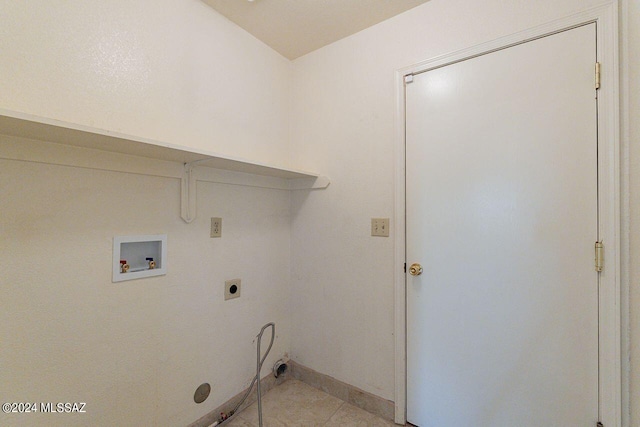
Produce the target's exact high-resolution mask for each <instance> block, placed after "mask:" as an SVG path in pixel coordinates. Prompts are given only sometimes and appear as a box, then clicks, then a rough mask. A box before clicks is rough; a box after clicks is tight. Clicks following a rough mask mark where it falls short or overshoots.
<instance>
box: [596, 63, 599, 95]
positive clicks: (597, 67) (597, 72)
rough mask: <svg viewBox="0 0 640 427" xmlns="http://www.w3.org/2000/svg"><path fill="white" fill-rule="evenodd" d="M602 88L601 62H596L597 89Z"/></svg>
mask: <svg viewBox="0 0 640 427" xmlns="http://www.w3.org/2000/svg"><path fill="white" fill-rule="evenodd" d="M597 89H600V63H599V62H596V90H597Z"/></svg>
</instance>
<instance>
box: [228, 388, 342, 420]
mask: <svg viewBox="0 0 640 427" xmlns="http://www.w3.org/2000/svg"><path fill="white" fill-rule="evenodd" d="M343 404H344V402H343V401H342V400H340V399H338V398H335V397H333V396H331V395H329V394H327V393H324V392H322V391H320V390H317V389H315V388H313V387H311V386H308V385H307V384H304V383H302V382H300V381H297V380H289V381H287V382H285V383H284V384H282V385H280V386H278V387H276V388H274V389H273V390H271V391H269V393H267V394H265V395H264V396H263V397H262V420H263V422H264V425H265V426H267V427H282V426H286V427H293V426H305V427H306V426H322V425H324V424H325V423H326V422H327V421H328V420H329V419H330V418H331V416H332V415H333V414H334V413H335V412H336V411H337V410H338V408H340V407H341V406H342V405H343ZM238 416H239V417H241V418H242V419H244V420H245V421H248V422H250V423H253V424H254V425H258V403H257V402H256V403H253V404H252V405H251V406H249V407H248V408H247V409H245V410H244V411H242V412H241V413H240V414H238Z"/></svg>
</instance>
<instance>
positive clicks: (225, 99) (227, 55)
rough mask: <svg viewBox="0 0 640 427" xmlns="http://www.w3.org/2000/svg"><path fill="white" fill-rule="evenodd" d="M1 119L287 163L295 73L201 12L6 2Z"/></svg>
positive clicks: (186, 4)
mask: <svg viewBox="0 0 640 427" xmlns="http://www.w3.org/2000/svg"><path fill="white" fill-rule="evenodd" d="M0 52H1V54H2V61H0V93H2V97H1V98H0V108H7V109H10V110H15V111H22V112H26V113H30V114H35V115H39V116H45V117H50V118H55V119H60V120H64V121H68V122H72V123H78V124H83V125H88V126H93V127H96V128H101V129H108V130H111V131H118V132H122V133H125V134H130V135H136V136H141V137H146V138H151V139H156V140H161V141H166V142H171V143H175V144H178V145H185V146H190V147H197V148H202V149H208V150H212V151H220V152H223V153H225V154H229V155H236V156H240V157H245V158H248V159H252V160H261V161H265V162H272V163H275V164H281V165H285V166H286V164H287V163H288V115H287V114H288V111H289V80H290V72H291V64H290V62H289V61H288V60H286V59H285V58H284V57H282V56H280V55H279V54H277V53H276V52H274V51H273V50H271V49H270V48H268V47H267V46H265V45H264V44H262V43H261V42H259V41H257V40H256V39H255V38H254V37H253V36H251V35H250V34H248V33H246V32H245V31H243V30H241V29H240V28H239V27H237V26H236V25H235V24H233V23H231V22H230V21H228V20H227V19H226V18H224V17H222V16H221V15H219V14H218V13H216V12H215V11H214V10H213V9H211V8H210V7H208V6H207V5H205V4H204V3H203V2H201V1H199V0H183V1H180V0H154V1H152V0H141V1H134V2H132V1H127V0H113V1H108V2H104V1H97V0H88V1H80V2H69V1H65V0H51V1H50V0H34V1H28V2H21V1H13V0H0Z"/></svg>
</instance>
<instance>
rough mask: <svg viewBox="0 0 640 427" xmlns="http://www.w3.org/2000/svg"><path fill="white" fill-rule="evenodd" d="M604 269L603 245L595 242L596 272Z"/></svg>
mask: <svg viewBox="0 0 640 427" xmlns="http://www.w3.org/2000/svg"><path fill="white" fill-rule="evenodd" d="M603 268H604V245H603V244H602V242H596V271H598V272H600V271H602V269H603Z"/></svg>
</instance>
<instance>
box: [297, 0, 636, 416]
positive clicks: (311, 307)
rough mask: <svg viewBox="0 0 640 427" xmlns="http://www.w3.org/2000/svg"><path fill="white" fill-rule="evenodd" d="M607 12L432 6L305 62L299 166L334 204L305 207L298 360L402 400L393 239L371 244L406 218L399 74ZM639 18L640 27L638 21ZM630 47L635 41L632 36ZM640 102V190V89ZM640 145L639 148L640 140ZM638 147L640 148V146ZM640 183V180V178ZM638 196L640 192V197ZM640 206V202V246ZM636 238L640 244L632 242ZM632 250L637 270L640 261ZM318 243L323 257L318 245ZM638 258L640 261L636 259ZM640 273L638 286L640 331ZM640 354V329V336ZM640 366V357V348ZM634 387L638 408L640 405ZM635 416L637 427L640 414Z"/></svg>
mask: <svg viewBox="0 0 640 427" xmlns="http://www.w3.org/2000/svg"><path fill="white" fill-rule="evenodd" d="M629 3H635V4H634V5H630V9H631V10H630V12H629V16H630V23H629V27H630V28H631V27H634V26H635V28H633V29H632V30H630V35H629V38H630V39H631V43H630V47H629V50H630V51H631V53H632V61H634V62H633V63H632V64H631V68H630V75H631V76H637V75H638V73H639V72H640V68H639V67H638V62H637V61H638V51H639V50H640V49H639V48H638V43H640V38H639V37H638V25H637V20H638V13H637V12H638V11H637V9H638V4H637V2H629ZM599 4H602V2H601V1H598V0H594V1H578V0H563V1H551V0H548V1H542V2H527V1H513V2H503V1H499V0H486V1H482V2H469V1H466V0H447V1H444V0H431V1H430V2H428V3H426V4H424V5H422V6H419V7H417V8H415V9H413V10H411V11H409V12H407V13H405V14H403V15H400V16H398V17H396V18H394V19H391V20H388V21H386V22H383V23H381V24H379V25H377V26H375V27H372V28H370V29H367V30H365V31H362V32H360V33H358V34H356V35H354V36H352V37H349V38H346V39H344V40H341V41H339V42H337V43H334V44H332V45H330V46H327V47H325V48H323V49H320V50H318V51H316V52H312V53H310V54H308V55H306V56H304V57H302V58H299V59H298V60H296V61H294V65H295V68H294V89H293V116H292V118H293V120H292V129H293V132H292V158H293V160H292V161H293V162H294V163H296V164H298V165H299V166H300V167H303V168H309V169H315V170H321V171H323V173H326V174H327V175H328V176H330V177H331V179H332V184H331V186H330V187H329V188H328V189H327V190H326V191H323V192H314V193H311V194H310V195H306V194H301V195H295V194H294V196H293V206H294V218H293V236H292V251H293V252H292V253H293V257H292V271H293V273H292V281H293V284H292V286H293V288H292V289H293V299H294V300H295V301H296V302H297V304H296V305H294V306H293V323H292V325H293V335H292V357H293V358H294V359H295V360H296V361H298V362H299V363H302V364H304V365H306V366H309V367H311V368H313V369H316V370H318V371H321V372H324V373H326V374H329V375H332V376H334V377H336V378H338V379H340V380H342V381H345V382H347V383H351V384H355V385H357V386H358V387H360V388H363V389H364V390H367V391H369V392H371V393H374V394H377V395H380V396H382V397H385V398H387V399H393V398H394V372H393V363H394V353H393V352H394V336H393V307H394V293H393V281H394V267H395V268H397V266H394V265H393V254H394V252H393V251H394V249H393V242H392V239H380V238H371V237H370V236H369V219H370V218H371V217H390V218H392V221H393V218H394V187H393V182H394V144H395V143H396V133H395V128H394V118H395V116H394V114H395V111H396V110H395V109H396V98H395V96H396V94H395V86H394V85H395V80H394V72H395V71H396V70H398V69H400V68H402V67H406V66H409V65H412V64H415V63H417V62H420V61H423V60H426V59H429V58H433V57H436V56H438V55H443V54H447V53H450V52H453V51H456V50H460V49H463V48H467V47H471V46H475V45H478V44H480V43H482V42H486V41H489V40H493V39H496V38H499V37H501V36H505V35H509V34H513V33H515V32H518V31H521V30H524V29H527V28H531V27H533V26H536V25H540V24H543V23H546V22H549V21H552V20H554V19H559V18H562V17H565V16H568V15H570V14H574V13H577V12H579V11H581V10H585V9H587V8H590V7H593V6H596V5H599ZM632 15H633V16H632ZM625 37H626V35H625ZM632 79H633V80H634V81H633V82H632V85H633V86H634V88H635V90H634V89H633V88H632V90H631V92H632V93H633V94H634V95H633V96H632V99H631V104H632V105H631V109H630V116H631V118H632V119H631V120H632V121H633V122H632V142H631V145H632V163H633V164H632V169H631V174H632V179H633V181H632V189H631V192H632V194H633V192H634V188H635V187H637V186H638V185H639V184H640V181H638V179H637V177H635V176H636V175H638V174H640V163H638V160H637V157H638V156H639V155H640V153H637V152H636V149H637V147H636V146H637V137H638V123H637V119H636V118H637V116H638V114H639V113H640V110H639V109H638V99H637V94H638V93H639V92H640V91H638V88H637V85H638V79H635V78H632ZM634 135H635V136H634ZM633 141H635V142H636V144H635V146H634V143H633ZM634 177H635V178H634ZM636 193H638V191H636ZM638 210H640V199H638V197H637V195H632V213H633V215H635V216H634V218H635V219H636V221H634V222H633V223H632V227H633V230H635V231H636V232H635V236H638V235H639V233H638V230H637V227H638V225H637V222H638V221H637V218H638V217H637V215H638V214H637V211H638ZM632 234H634V233H632ZM636 239H637V238H636V237H634V240H633V242H632V254H631V259H632V262H633V260H634V259H637V252H638V250H640V247H639V246H638V245H639V243H640V242H639V241H637V240H636ZM310 241H313V242H314V243H313V245H310V244H308V242H310ZM634 254H635V257H634ZM638 268H639V267H638V265H637V262H636V263H633V265H632V270H633V277H632V281H631V286H632V293H633V299H632V300H631V305H632V317H633V321H632V325H638V324H639V322H638V320H639V319H638V316H640V314H639V313H640V290H639V289H638V285H637V283H638V277H639V270H638ZM632 328H633V335H634V341H633V342H635V343H637V342H639V341H640V334H639V332H638V328H637V327H634V326H632ZM632 357H633V358H634V362H635V363H634V366H638V363H639V362H640V361H639V359H640V351H638V350H637V346H636V347H634V351H633V355H632ZM638 383H640V377H639V376H638V374H637V369H636V371H634V377H633V395H632V396H631V401H632V402H638V401H640V394H639V393H640V387H638ZM637 406H638V405H636V406H634V409H633V410H634V411H635V412H634V414H635V415H634V417H635V418H634V423H635V424H633V425H634V427H637V426H638V425H639V424H638V423H640V413H639V412H638V411H639V409H638V408H637Z"/></svg>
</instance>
